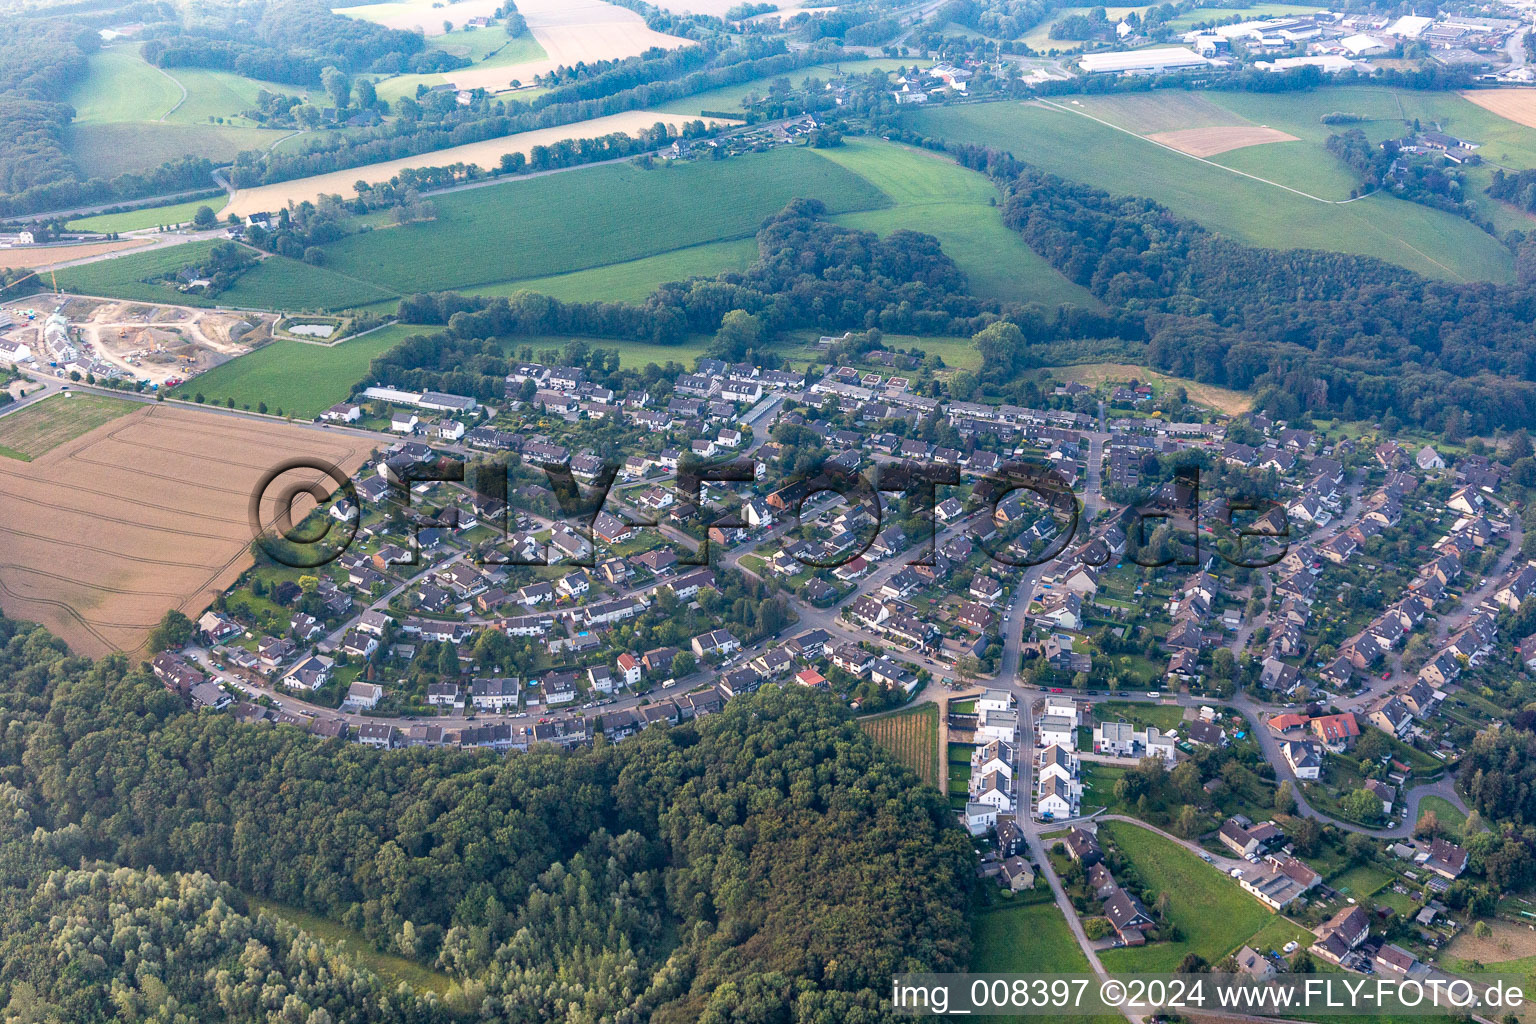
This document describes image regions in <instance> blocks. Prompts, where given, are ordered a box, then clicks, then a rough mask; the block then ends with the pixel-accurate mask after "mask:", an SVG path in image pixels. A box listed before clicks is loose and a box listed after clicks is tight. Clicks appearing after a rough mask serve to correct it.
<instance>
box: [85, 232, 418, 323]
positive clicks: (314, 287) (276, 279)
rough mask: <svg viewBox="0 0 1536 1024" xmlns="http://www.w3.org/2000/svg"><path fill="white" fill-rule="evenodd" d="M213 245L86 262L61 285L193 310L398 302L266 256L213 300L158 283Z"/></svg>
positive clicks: (374, 289)
mask: <svg viewBox="0 0 1536 1024" xmlns="http://www.w3.org/2000/svg"><path fill="white" fill-rule="evenodd" d="M217 244H218V243H217V242H214V241H204V242H190V243H188V244H186V245H176V246H168V247H166V248H163V249H154V250H151V251H149V252H143V253H136V254H134V255H131V256H121V257H118V258H117V259H111V260H101V261H99V262H96V263H86V264H83V265H81V266H78V267H68V268H66V269H64V270H61V271H59V275H58V277H59V286H60V287H61V288H63V289H65V290H66V291H74V292H80V293H82V294H85V295H103V296H110V297H113V298H122V299H138V300H140V301H144V302H177V303H180V304H183V305H189V306H214V305H220V306H240V307H249V308H253V309H279V310H301V309H320V310H326V309H341V308H344V307H348V306H361V305H366V304H369V303H374V302H380V301H383V300H386V299H390V298H393V297H394V296H395V293H394V292H390V291H386V290H385V289H383V288H380V287H378V286H377V285H375V284H372V283H370V282H367V281H359V280H356V279H354V278H350V277H348V276H347V275H345V274H342V273H338V272H336V271H333V270H330V269H328V268H326V267H312V266H309V265H308V264H305V263H301V262H299V261H298V260H292V259H289V258H288V257H286V256H266V257H265V258H263V259H262V261H261V263H260V264H258V265H257V266H255V267H252V268H251V269H250V270H248V271H246V272H245V273H244V274H242V275H240V277H239V278H237V279H236V281H235V283H234V284H233V285H232V286H231V287H230V288H228V289H226V290H225V291H223V292H220V293H219V294H218V295H216V296H213V297H212V298H204V297H202V296H200V295H197V294H195V293H183V292H181V291H178V290H177V289H176V288H175V287H173V286H172V285H170V284H169V283H167V282H165V281H162V280H159V278H161V277H162V276H163V275H165V274H169V273H173V272H174V271H177V270H180V269H181V268H182V267H185V266H190V265H191V264H194V263H196V262H198V261H199V260H201V259H202V258H203V257H204V256H205V255H206V254H207V252H208V250H209V249H211V248H213V246H215V245H217Z"/></svg>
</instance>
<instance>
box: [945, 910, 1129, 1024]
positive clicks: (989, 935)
mask: <svg viewBox="0 0 1536 1024" xmlns="http://www.w3.org/2000/svg"><path fill="white" fill-rule="evenodd" d="M1042 884H1043V883H1042ZM970 970H971V972H972V973H975V974H1069V973H1070V974H1087V973H1088V971H1089V967H1088V958H1087V957H1085V956H1084V955H1083V951H1082V950H1081V949H1079V948H1078V945H1077V940H1076V938H1075V937H1074V936H1073V935H1072V930H1071V928H1069V927H1068V926H1067V922H1066V920H1065V919H1063V918H1062V916H1061V908H1059V907H1058V906H1056V904H1055V903H1033V904H1028V905H1025V906H1021V907H1006V908H1004V909H1001V910H987V911H982V912H979V913H976V914H975V915H973V916H972V918H971V964H970ZM973 1019H975V1020H978V1021H981V1022H983V1024H1004V1022H1016V1021H1018V1020H1019V1019H1020V1018H1018V1017H1016V1016H1010V1017H977V1018H973ZM1054 1019H1055V1020H1057V1021H1061V1022H1063V1024H1123V1021H1124V1018H1123V1017H1118V1016H1098V1017H1084V1016H1072V1015H1070V1014H1064V1015H1058V1016H1055V1017H1054Z"/></svg>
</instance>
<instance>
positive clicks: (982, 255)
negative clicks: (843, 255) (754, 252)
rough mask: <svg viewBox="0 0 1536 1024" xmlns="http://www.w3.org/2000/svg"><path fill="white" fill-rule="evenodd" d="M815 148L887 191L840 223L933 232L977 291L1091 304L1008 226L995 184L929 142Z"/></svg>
mask: <svg viewBox="0 0 1536 1024" xmlns="http://www.w3.org/2000/svg"><path fill="white" fill-rule="evenodd" d="M814 152H815V153H816V154H817V155H818V156H821V157H825V158H826V159H828V160H831V161H832V162H833V163H836V164H837V165H839V166H841V167H844V168H847V169H848V170H850V171H852V172H854V173H855V174H857V175H859V176H860V177H861V178H863V179H864V180H865V181H868V182H869V183H871V184H872V185H874V186H875V187H876V188H878V189H880V191H882V192H884V193H885V194H886V195H887V196H889V197H890V200H891V203H890V205H889V206H887V207H885V208H883V209H879V210H870V211H865V212H861V213H851V214H844V215H842V216H840V217H838V218H837V221H838V223H840V224H846V225H848V226H849V227H855V228H861V229H863V230H865V231H874V232H876V233H877V234H880V235H888V234H890V233H891V232H892V231H898V230H902V229H906V230H908V231H921V232H923V233H925V234H930V235H933V236H934V237H935V238H937V239H938V240H939V243H940V244H941V245H942V246H943V247H944V252H945V253H947V254H948V255H949V258H950V259H952V260H954V261H955V262H956V263H957V264H958V265H959V266H960V269H961V270H963V271H965V274H966V277H967V278H969V279H970V285H971V291H972V292H973V293H975V294H976V295H980V296H982V297H983V298H990V299H1002V300H1004V301H1009V302H1031V301H1034V302H1041V303H1044V304H1045V305H1048V306H1058V305H1061V304H1062V303H1067V302H1070V303H1075V304H1076V305H1079V306H1086V307H1089V308H1097V306H1098V300H1096V299H1095V298H1094V297H1093V296H1092V295H1090V294H1089V293H1088V290H1087V289H1086V288H1082V287H1079V286H1078V285H1075V284H1073V283H1072V282H1071V281H1068V280H1067V279H1066V278H1065V277H1063V276H1061V274H1060V273H1058V272H1057V270H1056V269H1055V268H1054V267H1052V266H1051V265H1050V264H1049V263H1047V262H1046V261H1045V259H1044V257H1042V256H1040V255H1039V254H1038V253H1036V252H1035V251H1034V250H1033V249H1031V248H1030V247H1029V246H1028V245H1026V244H1024V240H1023V239H1022V238H1021V237H1019V235H1018V234H1017V233H1016V232H1013V231H1010V230H1008V228H1007V227H1006V226H1005V225H1004V224H1003V218H1002V211H1001V209H1000V207H999V206H998V205H996V204H997V202H998V199H999V196H998V193H997V189H995V188H994V187H993V185H992V183H991V182H990V181H988V180H987V179H986V178H985V177H983V176H982V175H980V174H977V173H975V172H974V171H969V170H966V169H965V168H963V167H961V166H960V165H959V164H957V163H955V162H954V161H952V160H950V159H949V158H947V157H944V156H941V155H939V154H936V153H931V152H928V151H927V150H920V149H910V148H908V147H905V146H898V145H893V144H891V143H887V142H877V141H872V140H867V139H848V140H846V141H845V142H844V144H843V145H841V146H837V147H835V148H832V149H818V150H815V151H814Z"/></svg>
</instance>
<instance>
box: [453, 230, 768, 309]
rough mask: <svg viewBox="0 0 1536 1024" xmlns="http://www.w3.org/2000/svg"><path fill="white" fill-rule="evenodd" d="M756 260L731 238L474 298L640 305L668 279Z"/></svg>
mask: <svg viewBox="0 0 1536 1024" xmlns="http://www.w3.org/2000/svg"><path fill="white" fill-rule="evenodd" d="M755 259H757V242H756V241H754V240H753V239H750V238H736V239H732V240H731V241H728V242H705V243H704V244H703V245H693V246H689V247H688V248H686V249H674V250H672V251H671V252H664V253H658V254H657V255H655V256H642V257H640V258H639V259H637V260H629V261H627V262H625V263H611V264H609V265H607V266H604V267H592V268H591V269H589V270H575V271H572V272H570V273H568V274H551V275H550V276H548V277H531V278H526V279H524V280H522V281H511V282H508V283H505V284H494V285H490V286H489V287H481V288H476V289H475V293H476V294H477V295H512V294H514V293H516V292H520V291H532V292H542V293H543V294H545V295H550V296H553V297H554V298H557V299H560V300H562V301H564V302H635V303H638V302H643V301H644V300H645V298H646V296H648V295H650V294H651V293H652V292H654V291H655V290H656V289H657V288H658V287H660V286H661V285H664V284H666V283H668V282H670V281H686V280H688V278H690V277H713V276H714V275H716V274H719V273H721V272H723V271H727V270H746V269H747V267H748V266H750V265H751V264H752V261H753V260H755Z"/></svg>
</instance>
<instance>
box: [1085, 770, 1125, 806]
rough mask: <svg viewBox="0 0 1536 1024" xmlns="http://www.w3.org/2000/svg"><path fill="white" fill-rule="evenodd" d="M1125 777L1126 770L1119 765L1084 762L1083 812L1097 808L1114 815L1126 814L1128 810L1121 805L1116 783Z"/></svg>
mask: <svg viewBox="0 0 1536 1024" xmlns="http://www.w3.org/2000/svg"><path fill="white" fill-rule="evenodd" d="M1124 775H1125V768H1124V767H1122V766H1121V765H1117V764H1100V763H1098V762H1097V761H1084V762H1083V810H1084V811H1085V812H1086V811H1091V810H1093V809H1094V808H1096V807H1103V808H1106V809H1108V810H1109V811H1110V812H1111V813H1113V814H1120V813H1124V812H1125V811H1126V810H1127V809H1128V808H1126V807H1124V806H1122V805H1121V801H1120V798H1119V797H1118V796H1116V795H1115V783H1116V782H1119V781H1120V779H1121V778H1122V777H1123V776H1124Z"/></svg>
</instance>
